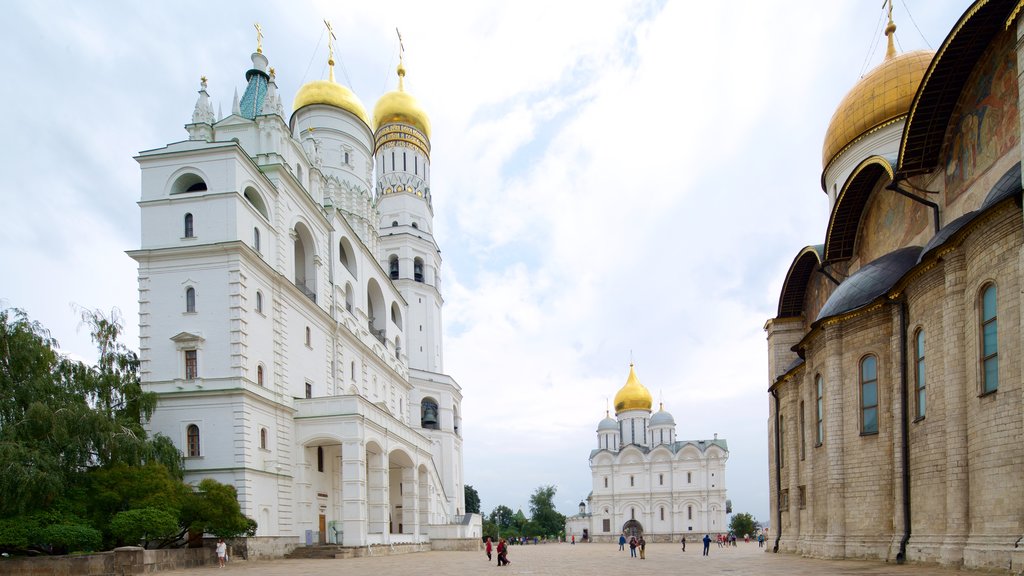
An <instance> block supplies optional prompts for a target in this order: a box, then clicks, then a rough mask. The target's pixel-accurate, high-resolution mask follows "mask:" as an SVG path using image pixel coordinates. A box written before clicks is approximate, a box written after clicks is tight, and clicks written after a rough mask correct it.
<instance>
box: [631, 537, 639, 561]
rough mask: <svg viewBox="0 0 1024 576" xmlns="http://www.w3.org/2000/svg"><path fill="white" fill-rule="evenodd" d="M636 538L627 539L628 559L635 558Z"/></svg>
mask: <svg viewBox="0 0 1024 576" xmlns="http://www.w3.org/2000/svg"><path fill="white" fill-rule="evenodd" d="M636 545H637V542H636V536H630V537H629V557H630V558H636Z"/></svg>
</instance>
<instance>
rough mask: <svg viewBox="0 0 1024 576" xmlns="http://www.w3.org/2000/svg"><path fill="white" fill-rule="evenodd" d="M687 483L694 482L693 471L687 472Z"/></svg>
mask: <svg viewBox="0 0 1024 576" xmlns="http://www.w3.org/2000/svg"><path fill="white" fill-rule="evenodd" d="M686 483H687V484H693V472H687V473H686Z"/></svg>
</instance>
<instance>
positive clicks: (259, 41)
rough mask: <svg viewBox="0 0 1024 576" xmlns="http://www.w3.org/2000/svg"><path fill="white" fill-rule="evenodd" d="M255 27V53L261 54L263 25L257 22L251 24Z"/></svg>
mask: <svg viewBox="0 0 1024 576" xmlns="http://www.w3.org/2000/svg"><path fill="white" fill-rule="evenodd" d="M253 26H255V27H256V53H257V54H263V27H262V26H260V23H259V22H257V23H255V24H253Z"/></svg>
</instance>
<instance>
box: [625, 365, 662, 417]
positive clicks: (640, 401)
mask: <svg viewBox="0 0 1024 576" xmlns="http://www.w3.org/2000/svg"><path fill="white" fill-rule="evenodd" d="M653 403H654V399H653V398H652V397H651V393H650V392H649V391H648V390H647V388H645V387H644V385H643V384H641V383H640V379H639V378H637V377H636V372H635V371H634V370H633V365H632V364H630V365H629V378H627V379H626V385H625V386H623V387H622V388H621V389H620V390H619V391H618V393H616V394H615V413H616V414H619V413H621V412H625V411H627V410H646V411H648V412H650V411H651V405H652V404H653Z"/></svg>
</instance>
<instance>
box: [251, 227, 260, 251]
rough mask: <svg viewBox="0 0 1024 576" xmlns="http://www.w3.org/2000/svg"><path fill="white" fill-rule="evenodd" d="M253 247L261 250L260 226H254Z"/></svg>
mask: <svg viewBox="0 0 1024 576" xmlns="http://www.w3.org/2000/svg"><path fill="white" fill-rule="evenodd" d="M252 247H253V249H255V250H256V251H257V252H259V251H260V229H259V228H253V229H252Z"/></svg>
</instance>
